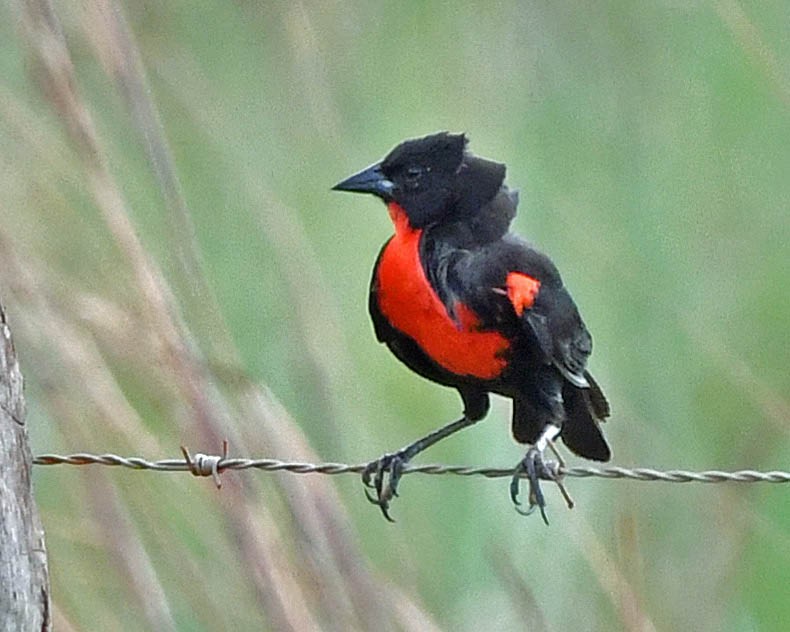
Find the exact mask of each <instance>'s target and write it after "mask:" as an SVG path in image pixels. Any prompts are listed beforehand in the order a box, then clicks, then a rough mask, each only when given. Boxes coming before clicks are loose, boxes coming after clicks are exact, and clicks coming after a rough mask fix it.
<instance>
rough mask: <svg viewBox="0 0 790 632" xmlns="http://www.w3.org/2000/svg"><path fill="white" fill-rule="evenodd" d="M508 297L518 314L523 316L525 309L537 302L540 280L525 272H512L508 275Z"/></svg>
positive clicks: (506, 283)
mask: <svg viewBox="0 0 790 632" xmlns="http://www.w3.org/2000/svg"><path fill="white" fill-rule="evenodd" d="M505 285H506V286H507V297H508V298H509V299H510V302H511V303H512V304H513V309H514V310H516V314H518V315H519V316H521V315H522V314H523V313H524V310H525V309H530V308H531V307H532V306H533V305H534V304H535V297H536V296H537V295H538V292H539V291H540V281H538V280H537V279H534V278H532V277H531V276H529V275H528V274H524V273H523V272H510V273H509V274H508V275H507V281H506V282H505Z"/></svg>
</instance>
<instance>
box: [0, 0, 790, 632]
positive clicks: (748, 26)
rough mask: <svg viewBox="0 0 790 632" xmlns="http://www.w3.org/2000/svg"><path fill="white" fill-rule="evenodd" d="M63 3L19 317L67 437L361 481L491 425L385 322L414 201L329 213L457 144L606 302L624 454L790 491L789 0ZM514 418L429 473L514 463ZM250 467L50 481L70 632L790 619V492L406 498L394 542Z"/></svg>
mask: <svg viewBox="0 0 790 632" xmlns="http://www.w3.org/2000/svg"><path fill="white" fill-rule="evenodd" d="M38 7H39V4H38V3H37V2H19V3H15V2H11V3H6V4H5V5H4V6H3V8H2V9H0V16H1V17H2V19H0V296H2V299H3V301H4V302H5V304H6V305H7V307H8V309H9V312H10V317H11V322H12V326H13V328H14V334H15V336H16V342H17V347H18V351H19V355H20V357H21V362H22V367H23V371H24V373H25V375H26V379H27V394H28V403H29V425H30V428H31V432H32V433H33V442H34V446H33V447H34V451H35V452H38V453H41V452H59V451H60V452H63V451H90V452H115V453H121V454H143V455H144V456H147V457H151V458H160V457H170V456H175V455H176V454H177V448H178V445H179V444H181V443H185V444H187V445H189V446H190V447H191V448H192V449H193V450H202V451H209V452H215V451H217V449H218V445H219V440H220V439H221V438H222V437H226V436H227V437H228V438H229V439H230V440H231V450H232V451H233V453H235V454H240V455H244V456H273V457H278V458H284V459H291V458H294V459H298V458H306V459H322V460H332V461H350V462H360V461H366V460H370V459H372V458H374V457H377V456H379V454H380V453H382V452H384V451H387V450H392V449H395V448H397V447H400V446H401V445H403V444H405V443H407V442H408V441H411V440H412V439H414V438H416V437H417V436H419V435H420V434H422V433H425V432H427V431H428V430H430V429H432V428H434V427H437V426H438V425H440V424H441V423H444V422H446V421H449V420H450V419H452V418H454V415H457V414H458V412H459V411H460V401H459V399H458V397H457V395H456V394H455V393H453V392H451V391H449V390H446V389H443V388H441V387H439V386H437V385H433V384H429V383H427V382H425V381H423V380H421V379H420V378H418V377H417V376H415V375H413V374H410V373H409V372H408V371H407V370H406V369H405V368H403V367H402V366H400V365H399V364H398V363H397V361H396V360H395V359H394V358H393V357H391V356H390V354H389V353H388V352H387V351H386V349H384V348H383V347H380V346H379V345H377V344H376V342H375V339H374V337H373V334H372V330H371V326H370V324H369V322H368V319H367V313H366V292H367V283H368V276H369V273H370V270H371V268H372V265H373V261H374V260H375V257H376V254H377V252H378V248H379V247H380V245H381V244H382V243H383V242H384V240H385V239H386V238H387V237H388V235H389V234H390V230H391V229H390V226H389V223H388V219H387V217H386V213H385V212H384V209H383V207H381V205H380V204H378V203H377V202H375V201H374V200H373V199H365V198H362V197H352V196H346V195H340V194H333V193H330V191H329V188H330V187H331V186H332V185H333V184H334V183H335V182H337V181H338V180H340V179H341V178H343V177H345V176H346V175H348V174H350V173H351V172H352V171H353V170H356V169H358V168H361V167H363V166H364V165H366V164H368V163H370V162H372V161H374V160H376V159H377V158H379V157H380V156H382V155H383V154H384V153H385V152H387V151H388V150H389V149H390V148H391V147H392V146H393V145H395V144H396V143H397V142H399V141H400V140H402V139H404V138H407V137H413V136H417V135H421V134H425V133H429V132H433V131H436V130H440V129H449V130H452V131H465V132H467V133H468V135H469V137H470V139H471V148H472V149H473V150H474V151H475V152H476V153H478V154H481V155H484V156H488V157H492V158H495V159H498V160H501V161H503V162H506V163H507V164H508V181H509V183H510V184H511V186H515V187H518V188H520V190H521V207H520V214H519V217H518V218H517V220H516V228H517V230H518V231H519V232H520V233H522V234H524V235H526V236H528V237H529V238H530V239H532V240H533V241H535V242H536V243H538V244H539V245H540V246H541V247H542V248H543V249H545V250H546V251H547V252H549V253H550V254H551V255H552V256H553V258H554V259H555V261H556V262H557V263H558V265H559V266H560V268H561V269H562V271H563V274H564V278H565V281H566V283H567V285H568V286H569V287H570V288H571V290H572V292H573V294H574V296H575V298H576V300H577V302H578V304H579V305H580V307H581V309H582V312H583V314H584V316H585V319H586V321H587V323H588V326H589V327H590V329H591V330H592V332H593V335H594V338H595V345H596V347H595V352H594V356H593V360H592V366H591V368H592V369H593V371H594V373H595V374H596V375H597V376H598V378H599V381H600V382H601V383H602V384H603V385H604V387H605V389H606V391H607V393H608V395H609V398H610V400H611V403H612V407H613V411H614V413H613V416H612V419H611V421H610V423H609V424H608V425H607V428H606V430H607V434H608V436H609V437H610V439H611V443H612V445H613V448H614V452H615V461H616V463H618V464H622V465H644V466H655V467H660V468H686V469H708V468H719V469H735V468H754V469H788V464H790V448H789V447H788V446H789V445H790V441H788V435H789V434H790V402H789V400H788V398H789V397H790V396H789V395H788V393H790V377H788V376H789V375H790V373H788V369H787V363H788V359H789V358H790V334H788V331H790V266H788V255H789V254H790V253H789V252H788V247H789V245H790V212H789V207H790V177H788V174H790V150H789V149H788V148H790V72H788V68H790V38H788V24H790V11H789V10H788V4H787V3H786V2H778V1H775V2H762V3H749V4H744V5H741V4H739V3H738V2H736V1H734V0H721V1H719V2H715V1H714V2H710V3H708V2H685V3H684V2H637V3H624V2H597V3H588V2H570V3H567V2H566V3H525V2H502V3H489V4H485V5H480V4H479V3H471V2H468V3H464V2H453V3H420V2H386V3H370V2H367V3H366V2H359V3H353V2H339V1H330V2H321V3H318V2H316V3H309V2H293V1H289V2H268V3H256V2H248V3H243V2H236V3H213V4H211V5H208V4H207V3H193V2H178V1H176V2H167V3H151V2H146V3H135V2H131V3H127V4H125V5H120V4H114V3H113V1H112V0H92V1H88V2H83V3H68V2H58V1H55V2H54V5H53V9H54V18H53V16H50V17H49V18H47V17H42V15H44V16H45V14H41V13H40V12H39V10H38ZM53 19H56V21H57V22H58V23H59V25H56V24H55V22H53ZM56 26H57V28H62V34H63V36H64V37H65V40H59V39H58V38H57V28H55V27H56ZM53 29H54V33H55V34H54V35H53ZM58 42H60V43H61V44H62V43H63V42H65V47H60V48H59V47H58V45H57V43H58ZM286 411H287V412H286ZM508 415H509V405H508V404H507V403H506V402H503V401H502V402H497V404H496V406H495V407H494V410H493V411H492V413H491V414H490V415H489V418H488V419H487V420H486V421H485V422H483V423H481V424H479V425H478V426H476V427H474V428H472V429H470V430H467V431H465V432H464V433H463V434H462V435H459V436H457V437H455V438H453V439H451V440H448V441H447V442H446V443H444V444H441V445H439V446H437V447H436V448H434V449H432V450H431V451H430V452H428V453H426V454H425V455H424V456H422V457H421V460H423V461H439V462H453V463H456V462H457V463H468V464H475V465H496V466H508V465H511V464H515V462H516V461H517V460H518V459H519V458H520V456H521V454H522V450H523V448H521V447H519V446H517V445H516V444H514V443H513V441H512V439H510V436H509V429H508V423H509V422H508ZM308 444H309V447H308ZM224 481H225V486H224V487H223V489H222V491H221V492H216V491H215V490H214V489H213V488H211V487H210V484H209V483H207V482H206V481H203V480H193V479H191V478H188V477H185V476H180V475H174V474H172V475H165V474H152V473H136V472H130V471H108V470H106V469H105V468H97V467H94V468H90V469H85V470H83V471H76V469H75V468H66V467H61V468H43V467H42V468H38V469H37V470H36V481H35V483H36V489H37V495H38V500H39V503H40V506H41V509H42V512H43V518H44V523H45V527H46V529H47V536H48V546H49V555H50V565H51V574H52V577H53V595H54V603H55V608H56V611H55V615H56V621H57V622H58V624H59V627H60V628H61V629H86V630H87V629H91V630H93V629H102V630H110V629H117V630H148V629H181V630H216V629H259V628H261V627H269V628H271V629H280V628H283V627H284V626H287V625H290V626H291V627H292V628H294V629H308V628H310V627H323V628H326V629H355V628H357V629H364V628H371V627H373V626H374V625H378V626H379V627H381V628H383V629H388V628H392V629H395V628H398V627H400V628H404V629H428V628H429V626H430V625H435V626H437V627H439V628H442V629H453V630H479V629H498V630H509V629H512V630H516V629H524V627H525V626H527V627H531V628H532V629H543V628H546V629H552V630H563V629H585V630H586V629H599V630H610V629H619V628H627V629H644V630H651V629H693V630H752V629H761V630H770V629H775V630H779V629H782V627H783V626H782V622H786V621H788V620H790V601H789V600H788V599H787V586H788V585H790V532H789V531H788V528H787V525H788V524H790V496H788V490H787V489H786V488H785V487H779V486H776V487H769V486H757V485H750V486H747V485H742V486H723V485H716V486H693V485H689V486H680V485H665V484H658V483H654V484H648V483H627V482H605V481H596V480H584V481H575V480H574V481H571V482H570V486H571V492H572V494H573V495H574V497H575V500H576V502H577V507H576V508H575V509H574V510H573V511H571V512H568V511H567V510H566V509H565V507H564V504H563V502H562V499H561V498H560V496H559V494H556V493H554V490H551V489H549V490H547V491H549V498H550V503H551V506H550V518H551V526H550V527H549V528H546V527H544V526H543V525H542V523H541V522H540V520H539V519H538V518H536V517H533V518H531V519H523V518H522V517H520V516H518V515H517V514H516V513H515V512H514V511H513V510H512V507H511V506H510V501H509V499H508V495H507V489H506V487H507V485H506V483H505V482H504V481H501V480H499V481H488V480H483V479H457V478H451V477H431V478H428V477H418V476H414V477H407V478H406V479H404V481H403V484H402V487H401V493H402V497H401V498H399V499H397V501H396V503H395V504H394V506H393V513H394V515H395V516H396V518H397V519H398V522H397V523H396V524H395V525H391V524H389V523H386V522H385V521H384V520H383V519H382V518H381V516H380V515H379V514H378V512H377V510H376V509H375V508H374V507H371V506H370V505H369V504H368V503H367V502H366V501H365V499H364V497H363V495H362V491H361V485H360V483H359V481H358V480H357V479H355V478H353V477H343V478H339V479H331V480H329V479H327V478H324V477H317V476H313V477H297V476H293V475H285V474H283V475H268V474H261V473H254V472H245V473H228V474H226V475H225V477H224Z"/></svg>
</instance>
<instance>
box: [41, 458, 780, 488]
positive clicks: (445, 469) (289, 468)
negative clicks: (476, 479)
mask: <svg viewBox="0 0 790 632" xmlns="http://www.w3.org/2000/svg"><path fill="white" fill-rule="evenodd" d="M33 463H34V464H35V465H108V466H116V467H124V468H129V469H133V470H153V471H159V472H191V473H192V474H193V475H195V476H213V477H214V479H215V481H216V482H217V483H219V480H218V473H220V472H223V471H225V470H247V469H257V470H264V471H268V472H291V473H293V474H361V473H362V472H363V471H364V470H365V468H366V467H367V463H358V464H353V465H352V464H348V463H300V462H293V461H291V462H289V461H280V460H277V459H241V458H234V457H227V456H226V455H223V456H218V455H206V454H196V455H194V456H190V455H189V453H188V452H187V451H186V450H184V458H182V459H162V460H159V461H149V460H147V459H144V458H141V457H137V456H131V457H123V456H118V455H116V454H87V453H82V452H80V453H76V454H68V455H59V454H41V455H39V456H36V457H35V458H34V459H33ZM513 471H514V470H513V468H492V467H469V466H465V465H407V466H406V467H404V468H403V474H455V475H456V476H484V477H486V478H504V477H510V476H513ZM557 472H558V473H559V474H560V476H570V477H575V478H592V477H595V478H606V479H630V480H637V481H662V482H666V483H727V482H733V483H790V472H784V471H779V470H777V471H771V472H758V471H755V470H738V471H735V472H722V471H719V470H706V471H702V472H689V471H686V470H665V471H662V470H654V469H652V468H647V467H637V468H626V467H616V466H611V467H559V468H558V469H557Z"/></svg>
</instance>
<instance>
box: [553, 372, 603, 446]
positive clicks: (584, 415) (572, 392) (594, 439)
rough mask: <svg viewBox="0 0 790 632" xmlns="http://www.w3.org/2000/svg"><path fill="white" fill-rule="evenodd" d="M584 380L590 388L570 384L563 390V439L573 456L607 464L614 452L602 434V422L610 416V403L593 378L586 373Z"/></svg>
mask: <svg viewBox="0 0 790 632" xmlns="http://www.w3.org/2000/svg"><path fill="white" fill-rule="evenodd" d="M585 377H586V378H587V381H588V382H589V383H590V388H577V387H576V386H573V385H571V384H567V385H566V386H565V388H564V389H563V392H562V397H563V400H564V402H565V421H564V423H563V424H562V433H561V434H560V436H561V437H562V441H563V443H565V445H566V446H568V449H570V451H571V452H573V453H574V454H577V455H579V456H581V457H584V458H585V459H592V460H594V461H608V460H609V459H610V458H612V451H611V450H610V449H609V444H608V443H606V439H605V438H604V436H603V432H602V431H601V422H603V421H604V419H605V418H606V417H608V416H609V403H608V402H607V401H606V397H604V394H603V391H602V390H601V388H600V387H599V386H598V384H597V383H596V382H595V380H593V378H592V376H591V375H590V374H589V373H585Z"/></svg>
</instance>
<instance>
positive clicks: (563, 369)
mask: <svg viewBox="0 0 790 632" xmlns="http://www.w3.org/2000/svg"><path fill="white" fill-rule="evenodd" d="M428 248H429V249H430V256H433V257H434V258H435V259H436V260H438V261H441V265H434V266H431V267H430V268H429V269H430V270H431V271H432V274H431V277H430V281H431V284H432V285H433V287H434V288H435V289H436V291H437V294H438V295H439V297H440V298H441V299H442V302H443V303H444V304H445V306H446V307H447V309H448V312H449V313H450V314H452V310H453V306H454V305H455V304H457V303H464V304H466V305H468V306H469V307H471V308H472V310H473V311H474V312H475V313H476V314H477V315H478V316H479V317H480V319H481V326H482V327H483V328H484V329H496V330H497V331H502V332H505V333H506V334H510V335H518V334H519V331H521V333H523V334H525V335H527V336H529V337H530V338H532V339H534V341H535V342H536V343H537V345H538V347H539V348H540V350H541V351H542V352H543V354H544V356H545V358H546V360H547V362H549V363H552V364H554V366H556V367H557V369H558V370H559V371H560V373H561V374H562V375H563V376H564V377H565V379H567V380H568V381H569V382H570V383H571V384H573V385H574V386H577V387H579V388H588V387H589V382H588V380H587V378H586V377H585V367H586V365H587V359H588V357H589V356H590V353H591V352H592V337H591V336H590V333H589V332H588V331H587V327H586V326H585V325H584V322H583V321H582V319H581V316H580V315H579V310H578V309H577V308H576V305H575V303H574V302H573V299H572V298H571V296H570V294H569V293H568V291H567V290H566V289H565V287H564V286H563V284H562V278H561V277H560V274H559V272H558V271H557V268H556V267H555V266H554V264H553V263H552V262H551V260H550V259H549V258H548V257H547V256H546V255H544V254H543V253H541V252H539V251H538V250H535V249H534V248H532V247H531V246H530V245H529V244H527V243H526V242H525V241H523V240H521V239H519V238H518V237H515V236H513V235H506V236H505V237H503V238H502V239H499V240H497V241H494V242H491V243H488V244H485V245H482V246H477V247H474V246H473V247H471V248H469V249H463V250H461V249H457V248H455V247H454V245H453V244H450V245H447V244H446V242H443V241H435V240H432V242H431V243H430V245H429V246H426V249H428ZM443 250H445V252H442V251H443ZM511 272H519V273H522V274H525V275H527V276H530V277H532V278H533V279H536V280H537V281H539V282H540V289H539V291H538V294H537V296H536V298H535V302H534V304H533V305H532V307H531V308H529V309H525V310H524V311H523V313H522V314H521V316H520V318H519V317H518V315H517V314H516V310H515V309H514V306H513V305H512V304H511V303H510V301H509V299H508V298H507V295H506V291H505V288H506V282H507V277H508V274H510V273H511Z"/></svg>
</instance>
